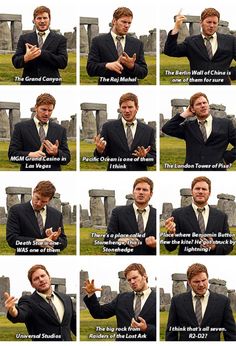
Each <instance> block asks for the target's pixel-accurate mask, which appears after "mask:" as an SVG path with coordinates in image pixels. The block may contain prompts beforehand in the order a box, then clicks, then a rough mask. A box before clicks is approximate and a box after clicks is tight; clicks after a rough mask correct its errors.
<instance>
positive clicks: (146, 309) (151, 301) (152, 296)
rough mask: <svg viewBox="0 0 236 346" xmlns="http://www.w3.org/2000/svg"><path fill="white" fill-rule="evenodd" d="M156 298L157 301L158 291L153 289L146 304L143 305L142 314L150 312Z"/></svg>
mask: <svg viewBox="0 0 236 346" xmlns="http://www.w3.org/2000/svg"><path fill="white" fill-rule="evenodd" d="M154 300H155V301H156V292H154V291H152V292H151V293H150V294H149V296H148V298H147V300H146V302H145V304H144V305H143V307H142V310H141V311H140V314H142V315H145V314H148V312H149V310H150V308H151V307H152V306H153V304H154Z"/></svg>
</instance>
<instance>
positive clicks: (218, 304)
mask: <svg viewBox="0 0 236 346" xmlns="http://www.w3.org/2000/svg"><path fill="white" fill-rule="evenodd" d="M171 327H172V328H174V327H177V328H183V329H184V327H185V328H186V331H180V332H177V331H171ZM187 327H191V328H196V327H198V322H197V319H196V315H195V312H194V310H193V303H192V295H191V291H189V292H187V293H182V294H178V295H177V296H175V297H173V298H172V300H171V306H170V311H169V318H168V323H167V328H166V341H178V340H179V341H220V332H219V328H225V331H224V332H223V334H224V339H225V341H235V340H236V326H235V321H234V317H233V314H232V310H231V307H230V302H229V299H228V298H227V297H225V296H224V295H222V294H218V293H214V292H211V291H210V295H209V300H208V304H207V308H206V311H205V314H204V316H203V320H202V324H201V326H200V327H201V330H200V332H199V331H195V332H194V331H193V330H192V331H187ZM204 327H210V331H204ZM211 328H216V329H217V328H218V331H213V330H211ZM193 334H194V335H195V336H196V337H195V338H193ZM191 335H192V337H191ZM197 336H199V337H197Z"/></svg>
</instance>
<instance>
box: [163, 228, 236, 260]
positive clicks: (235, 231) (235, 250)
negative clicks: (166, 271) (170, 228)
mask: <svg viewBox="0 0 236 346" xmlns="http://www.w3.org/2000/svg"><path fill="white" fill-rule="evenodd" d="M229 229H230V233H231V234H233V237H232V240H233V241H236V227H229ZM160 232H161V233H165V232H166V230H165V228H164V227H161V229H160ZM161 239H162V240H164V237H162V238H161ZM160 255H172V256H173V255H178V247H177V249H176V250H174V251H171V252H169V251H168V250H166V248H165V246H164V245H163V244H161V245H160ZM229 255H233V256H235V255H236V247H235V246H234V247H233V250H232V251H231V252H230V254H229Z"/></svg>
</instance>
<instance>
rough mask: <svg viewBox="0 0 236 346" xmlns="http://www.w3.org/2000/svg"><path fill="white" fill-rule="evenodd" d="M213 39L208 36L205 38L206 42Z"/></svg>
mask: <svg viewBox="0 0 236 346" xmlns="http://www.w3.org/2000/svg"><path fill="white" fill-rule="evenodd" d="M212 38H213V36H207V37H204V40H206V41H208V42H210V40H211V39H212Z"/></svg>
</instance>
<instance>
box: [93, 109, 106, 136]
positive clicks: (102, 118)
mask: <svg viewBox="0 0 236 346" xmlns="http://www.w3.org/2000/svg"><path fill="white" fill-rule="evenodd" d="M105 122H107V111H106V110H99V111H97V112H96V125H97V133H100V132H101V130H102V125H103V124H104V123H105Z"/></svg>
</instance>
